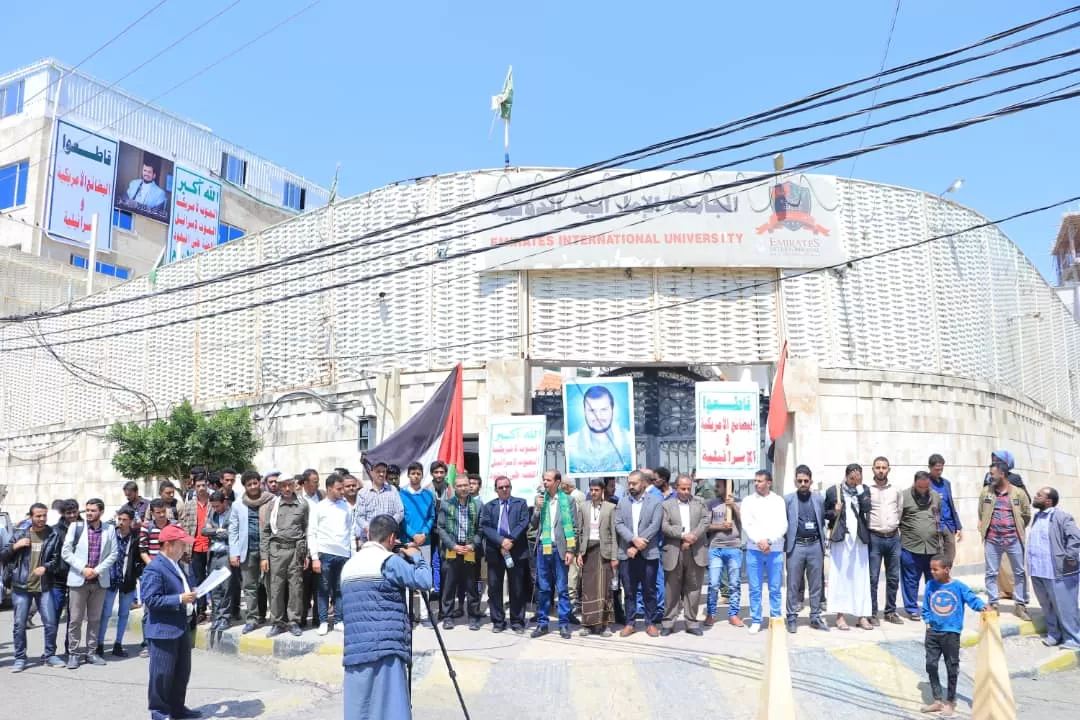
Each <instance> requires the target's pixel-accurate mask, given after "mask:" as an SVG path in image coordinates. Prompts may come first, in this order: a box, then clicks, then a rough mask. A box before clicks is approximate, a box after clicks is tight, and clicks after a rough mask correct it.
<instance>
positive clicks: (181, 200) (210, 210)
mask: <svg viewBox="0 0 1080 720" xmlns="http://www.w3.org/2000/svg"><path fill="white" fill-rule="evenodd" d="M220 212H221V183H218V182H215V181H213V180H210V179H208V178H204V177H203V176H202V175H197V174H196V173H193V172H191V171H190V170H187V169H185V168H182V167H180V166H179V165H178V166H177V167H176V180H175V183H174V184H173V193H172V222H170V223H169V252H168V256H167V258H166V262H176V261H177V260H183V259H184V258H187V257H191V256H192V255H194V254H196V253H198V252H201V251H203V250H207V249H209V248H212V247H214V246H215V245H217V236H218V214H219V213H220Z"/></svg>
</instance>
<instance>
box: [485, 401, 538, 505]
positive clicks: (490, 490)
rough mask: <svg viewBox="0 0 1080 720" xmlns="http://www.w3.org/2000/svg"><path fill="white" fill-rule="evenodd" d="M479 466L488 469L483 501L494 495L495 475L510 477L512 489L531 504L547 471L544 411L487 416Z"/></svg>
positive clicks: (516, 494)
mask: <svg viewBox="0 0 1080 720" xmlns="http://www.w3.org/2000/svg"><path fill="white" fill-rule="evenodd" d="M480 437H481V439H482V440H483V441H484V442H481V444H480V459H481V463H480V467H482V468H483V469H484V470H486V472H485V473H484V477H485V478H486V479H487V482H486V483H485V484H484V485H483V486H482V490H481V499H482V500H483V501H484V502H487V501H489V500H492V499H493V498H494V497H495V478H497V477H499V476H500V475H505V476H506V477H508V478H510V482H511V485H512V488H513V489H512V490H511V492H512V493H513V494H514V496H515V497H519V498H524V499H525V500H527V501H528V502H529V504H530V505H531V504H532V501H533V497H534V496H535V495H536V488H538V487H539V486H540V478H541V476H542V475H543V474H544V453H545V451H546V449H547V417H546V416H545V415H496V416H493V417H491V418H488V430H487V434H486V435H481V436H480Z"/></svg>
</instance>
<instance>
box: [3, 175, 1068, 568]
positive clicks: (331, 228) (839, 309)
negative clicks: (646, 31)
mask: <svg viewBox="0 0 1080 720" xmlns="http://www.w3.org/2000/svg"><path fill="white" fill-rule="evenodd" d="M565 172H566V171H564V170H556V169H548V168H509V169H496V170H479V171H468V172H460V173H454V174H448V175H440V176H434V177H426V178H418V179H416V180H412V181H408V182H402V183H397V184H394V185H390V186H386V187H382V188H378V189H375V190H372V191H370V192H368V193H365V194H363V195H360V196H357V197H354V198H350V199H348V200H342V201H340V202H336V203H332V204H329V205H327V206H325V207H321V208H319V209H317V210H314V211H312V212H306V213H303V214H302V215H300V216H298V217H296V218H293V219H291V220H289V221H288V222H285V223H280V224H277V225H274V226H272V227H269V228H266V229H265V230H263V231H261V232H254V233H251V232H249V233H248V234H247V235H245V236H244V237H242V238H240V239H239V240H237V241H235V242H229V243H226V244H224V245H221V246H219V247H216V248H213V249H212V250H209V251H207V252H202V253H199V254H197V255H195V256H193V257H189V258H187V259H184V260H181V261H178V262H175V263H173V264H171V265H169V266H167V267H165V268H163V269H162V270H160V271H159V272H158V273H157V278H156V284H155V285H154V286H153V288H154V289H162V288H173V289H176V292H175V293H173V294H170V295H168V296H165V297H159V298H155V299H153V300H136V301H135V302H131V303H129V304H126V305H123V306H117V307H112V308H101V309H96V310H88V311H86V312H82V313H80V314H77V315H69V316H66V317H60V318H56V319H52V320H46V321H43V322H42V323H41V324H40V328H41V331H42V332H43V333H45V337H47V338H48V339H49V342H50V343H51V344H52V347H53V349H55V350H56V351H57V352H58V353H60V354H61V355H62V356H63V357H65V358H66V359H67V360H69V361H71V362H76V363H79V364H81V365H85V366H87V367H90V368H92V369H93V370H94V371H95V372H97V373H100V374H101V375H102V376H105V377H108V378H110V379H112V380H114V381H115V382H117V383H120V384H122V385H123V386H125V387H127V388H130V389H131V390H133V391H137V392H138V393H142V394H145V395H147V396H150V397H152V398H153V400H154V402H155V404H156V405H157V407H158V408H159V411H160V412H164V411H163V410H161V409H162V408H167V407H168V405H169V403H172V402H176V401H179V400H180V399H183V398H187V399H190V400H192V401H193V402H195V403H196V404H197V406H198V407H200V408H203V409H207V410H210V409H213V408H216V407H222V406H238V405H245V406H248V407H250V408H252V410H253V412H254V414H255V416H256V418H257V427H258V428H259V431H260V432H261V433H262V436H263V438H264V441H265V449H264V450H263V451H262V453H261V454H260V455H259V457H258V458H257V459H256V462H257V464H258V465H259V467H261V468H262V469H264V470H265V469H266V468H269V467H276V468H280V469H282V470H283V471H286V472H294V471H298V470H299V469H302V468H304V467H309V466H317V467H319V468H332V467H335V466H345V467H350V468H358V467H359V465H360V456H361V453H362V451H363V450H364V449H365V448H368V447H370V446H372V445H373V444H375V443H377V442H379V441H380V440H381V439H383V438H385V437H386V436H387V435H388V434H389V433H391V432H393V430H395V429H396V428H398V427H400V426H401V425H402V424H403V423H404V422H406V421H407V420H408V419H409V418H410V417H412V416H413V415H414V414H415V413H416V411H417V409H418V408H420V407H421V406H422V405H423V404H424V403H425V402H426V401H427V400H428V399H429V398H430V397H432V394H433V393H434V391H435V389H436V388H437V387H438V386H439V385H440V383H441V382H442V381H443V380H444V379H445V378H446V377H447V375H448V373H449V372H450V371H451V370H452V369H453V368H454V367H455V366H457V365H458V364H459V363H460V364H461V365H462V366H463V382H462V394H463V398H464V429H465V435H466V450H467V456H466V457H467V461H468V462H469V463H470V464H475V466H476V467H477V468H479V467H480V465H481V464H482V457H481V456H482V454H483V445H484V442H483V440H484V434H485V432H486V431H487V429H488V427H489V420H490V419H492V418H496V417H501V416H508V415H535V416H543V417H545V418H546V419H547V420H546V424H547V437H546V462H547V464H548V465H549V466H552V467H557V468H560V469H564V470H565V469H566V458H565V450H566V437H565V436H566V431H565V429H566V427H568V425H567V424H566V423H565V418H566V417H567V412H568V411H569V412H578V408H577V406H576V405H574V404H573V403H574V402H575V401H574V400H573V398H572V396H570V395H569V394H568V393H567V391H566V390H565V389H564V388H565V387H566V386H567V385H568V384H572V380H573V379H574V378H575V377H576V378H578V379H580V378H581V377H589V378H596V379H597V382H600V380H599V379H600V378H617V379H621V381H622V382H625V380H624V379H626V378H630V379H631V380H632V391H631V396H632V398H633V413H632V414H633V420H632V424H633V430H634V432H633V437H634V441H633V453H634V455H635V457H634V458H633V463H634V464H637V465H647V466H650V467H655V466H658V465H665V466H667V467H669V468H671V469H672V471H673V472H678V471H689V470H690V469H691V468H694V467H699V474H701V475H703V476H706V477H709V476H715V475H718V474H722V473H720V472H718V471H717V472H700V465H701V459H702V458H703V457H705V453H703V452H702V448H699V447H698V445H697V443H698V437H699V431H700V429H701V427H699V426H701V425H703V423H701V415H700V412H699V410H698V408H697V407H696V403H695V392H696V389H697V388H698V387H699V383H702V382H706V381H708V382H713V383H716V382H730V383H739V385H740V386H742V387H754V388H756V389H755V390H754V395H755V396H756V397H754V398H752V399H753V400H756V401H757V402H756V403H755V402H750V403H745V404H743V405H742V407H743V409H744V410H745V408H748V407H756V408H757V411H758V412H759V414H760V417H759V418H757V419H756V420H757V425H756V427H757V429H758V431H757V434H756V436H750V437H749V438H747V437H744V438H743V440H741V441H740V442H742V443H743V444H742V445H741V446H740V448H738V449H737V450H735V451H734V452H730V453H729V451H728V450H726V449H725V450H723V452H720V451H716V452H714V451H712V450H710V451H709V452H708V453H707V455H709V456H711V457H714V458H718V457H720V456H722V455H723V456H726V457H727V458H728V459H729V460H730V459H731V458H741V459H742V460H743V461H744V464H746V467H743V468H742V469H741V470H740V474H742V473H744V472H746V471H752V469H753V467H755V466H765V467H770V468H772V469H773V471H774V474H775V476H776V478H777V482H776V490H778V491H780V492H786V491H790V490H791V489H792V485H791V482H792V479H793V471H794V467H795V465H796V464H798V463H806V464H808V465H810V466H811V467H812V468H813V469H814V473H815V474H814V478H815V481H817V482H818V483H819V487H821V488H825V487H827V486H829V485H830V484H835V483H838V482H840V481H841V480H842V477H843V469H844V467H845V466H846V465H847V464H848V463H851V462H859V463H862V464H863V465H864V467H866V468H867V478H869V466H870V465H871V464H872V461H873V459H874V457H876V456H878V455H885V456H887V457H888V458H889V459H890V461H891V462H892V466H893V475H892V477H893V481H894V482H895V483H896V484H898V485H899V486H900V487H906V486H907V485H908V484H909V483H910V482H911V479H912V475H913V473H914V472H915V471H916V470H920V469H924V468H925V467H926V463H927V459H928V457H929V456H930V454H931V453H941V454H943V455H944V456H945V458H946V463H947V464H946V477H948V478H950V479H951V480H952V481H953V483H954V486H955V488H956V492H957V496H958V499H959V508H960V512H961V515H962V517H963V520H964V522H965V524H966V525H967V526H969V527H973V526H974V525H975V524H976V521H975V518H976V498H977V497H978V493H979V491H980V489H981V487H982V483H983V477H984V475H985V473H986V470H987V466H988V464H989V462H990V454H991V452H992V451H994V450H997V449H1002V448H1004V449H1008V450H1011V451H1012V453H1013V454H1014V456H1015V457H1016V459H1017V468H1016V470H1017V471H1018V472H1020V473H1021V474H1022V475H1023V476H1024V477H1025V479H1026V481H1027V483H1028V486H1029V487H1037V486H1038V485H1039V484H1043V483H1051V484H1054V485H1055V486H1057V487H1058V488H1059V489H1060V490H1061V493H1062V501H1063V503H1064V504H1065V506H1067V507H1070V508H1071V509H1072V510H1073V511H1075V510H1077V509H1078V508H1076V507H1073V506H1076V505H1077V503H1078V502H1080V468H1078V466H1077V462H1078V461H1077V458H1078V457H1080V424H1078V423H1080V324H1078V323H1077V320H1076V319H1075V318H1074V317H1073V314H1072V313H1071V312H1070V309H1069V308H1068V307H1066V305H1065V304H1064V303H1063V302H1062V300H1061V299H1060V298H1059V296H1058V294H1057V292H1056V291H1055V289H1054V288H1052V287H1050V285H1049V284H1048V283H1047V282H1046V281H1045V280H1044V279H1043V278H1042V276H1041V275H1040V274H1039V272H1038V271H1037V269H1036V268H1035V267H1034V265H1033V264H1032V263H1031V262H1030V260H1029V259H1028V258H1027V257H1025V255H1024V254H1023V252H1022V251H1021V250H1020V249H1019V248H1018V247H1017V246H1016V245H1015V244H1014V243H1013V242H1012V241H1011V240H1010V239H1009V237H1008V236H1007V235H1006V233H1005V230H1006V229H1007V228H999V227H997V226H995V225H993V224H992V223H989V222H988V221H987V218H986V217H985V216H984V215H982V214H980V213H979V212H976V211H975V210H972V209H969V208H967V207H964V206H963V205H960V204H958V203H957V202H954V201H953V200H951V199H949V198H944V197H939V196H937V195H935V194H933V193H928V192H924V191H920V190H912V189H907V188H901V187H895V186H891V185H885V184H880V183H875V182H869V181H865V180H857V179H847V178H841V177H832V176H827V175H805V174H799V173H795V174H790V175H784V176H781V177H778V178H772V177H764V178H760V177H756V176H755V175H753V174H747V173H735V172H730V173H718V172H713V173H693V172H687V173H670V172H652V173H635V172H632V171H608V172H607V173H605V174H601V173H593V174H587V175H578V176H576V177H574V178H572V179H568V178H567V177H566V176H565V175H564V173H565ZM223 217H224V219H225V220H226V221H227V220H228V218H229V216H228V215H225V216H223ZM425 218H430V219H426V220H425ZM410 223H414V224H410ZM391 226H394V227H399V228H401V229H399V230H396V231H392V232H386V233H379V230H380V229H383V228H388V227H391ZM522 239H524V241H523V242H517V241H518V240H522ZM331 247H332V249H330V250H326V251H325V252H323V253H320V254H319V255H318V256H317V257H314V258H312V259H310V260H308V261H306V262H304V263H302V264H298V265H281V266H278V267H273V268H267V269H266V271H265V272H261V273H259V274H257V275H252V276H245V277H242V278H236V279H230V280H229V282H228V283H227V287H223V286H221V285H218V286H209V287H202V288H199V289H191V288H188V287H187V286H188V284H189V283H191V282H193V281H195V280H196V279H200V280H202V279H208V278H214V277H218V276H222V275H225V274H228V273H234V272H236V271H238V270H242V269H244V268H250V267H251V266H252V265H255V264H257V263H267V262H273V261H275V260H282V259H285V258H289V257H291V256H293V255H294V254H296V253H298V252H303V251H312V252H314V251H317V250H319V249H327V248H331ZM320 288H329V289H327V290H326V291H325V292H317V290H319V289H320ZM151 289H152V288H151V285H150V282H149V279H148V278H137V279H135V280H133V281H131V282H129V283H127V284H125V285H124V286H122V287H120V288H114V289H112V290H109V291H107V292H106V293H104V294H102V295H100V296H98V297H94V298H88V299H85V300H81V301H78V302H76V303H75V305H74V307H84V306H91V307H92V306H93V305H96V304H98V303H99V302H100V301H107V300H110V299H114V298H115V299H121V298H122V299H129V298H138V297H139V296H140V295H142V294H143V293H146V292H149V291H150V290H151ZM785 347H786V348H787V356H786V366H785V367H786V369H785V372H784V373H783V390H782V392H783V395H782V397H777V394H778V389H777V388H776V387H775V386H774V377H775V376H776V373H777V369H778V367H779V366H780V363H781V361H782V359H783V358H784V355H783V352H784V348H785ZM151 365H153V366H154V367H150V366H151ZM160 368H168V371H162V370H161V369H160ZM564 398H570V399H569V400H564ZM781 401H782V402H783V407H784V408H785V409H786V419H787V422H786V427H785V430H784V433H783V435H781V436H780V437H779V438H778V439H776V441H775V442H772V441H770V439H769V437H768V436H767V434H766V432H765V422H764V418H765V416H766V414H767V413H768V410H769V408H770V406H774V405H775V404H776V403H778V402H781ZM742 402H743V401H742V400H740V403H742ZM721 404H722V403H721ZM153 413H154V411H153V409H152V408H148V406H147V404H146V403H145V402H144V401H141V400H140V399H139V398H138V397H137V396H136V395H135V394H133V393H131V392H127V393H125V392H122V391H116V390H115V389H114V390H108V389H103V388H95V387H93V386H88V385H87V384H85V383H81V382H79V381H77V380H74V379H72V378H71V377H70V376H69V375H67V374H66V373H65V372H64V370H63V368H61V367H59V366H57V365H56V363H55V362H53V361H51V360H50V358H49V356H48V354H47V353H46V352H45V351H44V350H43V349H42V348H40V347H35V346H34V345H33V344H31V343H30V342H28V341H27V340H26V338H25V337H24V336H23V333H22V331H21V330H20V328H19V326H17V325H16V326H14V327H4V326H0V474H2V476H3V477H4V479H5V482H7V484H8V493H9V500H11V501H14V502H16V503H23V502H26V501H29V500H32V499H35V498H41V497H46V498H47V497H52V496H62V497H71V496H77V497H83V496H85V495H87V494H88V493H89V494H95V495H100V496H104V497H106V498H114V499H116V500H118V499H119V492H120V490H119V488H120V482H119V481H120V478H119V477H118V475H117V474H116V472H115V471H114V470H113V469H112V467H111V466H110V464H109V457H110V452H111V450H110V448H109V446H108V445H107V444H106V443H105V441H104V440H103V439H102V438H101V434H102V433H103V432H104V430H105V429H106V428H107V426H108V425H109V424H110V423H111V422H112V421H113V420H114V419H116V418H118V417H121V418H125V419H138V420H145V419H146V418H148V417H152V416H153ZM753 420H754V418H749V417H747V416H746V413H744V414H743V419H742V420H739V421H738V424H739V426H740V427H753V426H754V422H753ZM710 424H712V425H714V427H715V426H716V424H715V423H710ZM751 461H752V464H750V463H751ZM76 468H77V472H75V469H76ZM44 478H47V479H48V480H47V481H46V480H43V479H44ZM46 482H47V485H46V484H44V483H46ZM107 502H108V500H107ZM959 550H960V554H961V555H960V562H961V564H964V563H972V562H976V561H978V560H979V559H980V558H981V550H980V548H979V544H978V543H967V542H965V543H962V544H961V546H960V547H959Z"/></svg>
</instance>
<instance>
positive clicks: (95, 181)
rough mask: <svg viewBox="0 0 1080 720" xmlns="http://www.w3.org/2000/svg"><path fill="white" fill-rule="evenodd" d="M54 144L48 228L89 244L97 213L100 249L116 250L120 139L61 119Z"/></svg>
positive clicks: (57, 124)
mask: <svg viewBox="0 0 1080 720" xmlns="http://www.w3.org/2000/svg"><path fill="white" fill-rule="evenodd" d="M54 147H55V157H54V159H53V171H52V179H51V181H50V183H49V186H50V189H49V198H50V200H49V217H48V218H47V220H46V223H45V227H46V231H47V232H48V233H49V234H50V235H53V236H57V237H62V238H65V239H67V240H71V241H73V242H75V243H77V244H79V245H82V246H84V247H89V246H90V218H91V217H92V216H93V215H94V213H97V216H98V237H97V246H98V250H110V249H112V205H113V185H115V180H116V166H115V164H114V161H115V159H116V154H117V144H116V141H115V140H110V139H109V138H106V137H102V136H101V135H97V134H95V133H92V132H90V131H88V130H83V129H82V128H80V127H78V126H76V125H72V124H71V123H69V122H66V121H64V120H57V121H56V141H55V143H54Z"/></svg>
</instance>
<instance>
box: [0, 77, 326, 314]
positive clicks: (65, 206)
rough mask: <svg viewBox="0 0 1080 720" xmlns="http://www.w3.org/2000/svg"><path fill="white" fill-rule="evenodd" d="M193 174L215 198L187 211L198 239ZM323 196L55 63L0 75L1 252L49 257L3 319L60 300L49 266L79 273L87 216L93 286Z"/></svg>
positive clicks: (56, 273) (85, 252)
mask: <svg viewBox="0 0 1080 720" xmlns="http://www.w3.org/2000/svg"><path fill="white" fill-rule="evenodd" d="M144 174H146V177H145V180H147V181H149V182H144ZM193 178H201V179H202V180H203V184H200V185H199V187H200V188H201V189H202V190H203V192H202V195H208V194H213V195H215V197H214V198H213V199H212V200H211V199H209V198H205V197H203V198H202V201H203V202H202V205H200V206H199V208H198V210H199V212H198V213H196V212H195V211H194V210H193V211H192V213H190V214H191V215H194V216H196V217H198V218H200V222H199V223H198V224H197V227H196V231H195V232H196V233H197V235H198V242H197V243H196V242H193V241H192V240H189V239H188V235H190V234H191V233H187V232H186V227H185V225H184V219H185V217H187V215H189V213H187V212H186V210H185V209H184V208H186V203H185V201H184V198H185V197H187V195H186V194H185V193H184V192H183V188H184V187H185V184H184V183H185V182H187V183H188V187H190V186H191V185H192V184H193V183H194V182H195V180H194V179H193ZM87 181H89V182H87ZM207 188H211V189H213V188H217V189H216V190H213V192H211V193H207V192H206V189H207ZM217 190H220V192H217ZM326 199H327V191H326V190H324V189H323V188H321V187H319V186H318V185H316V184H314V183H312V182H309V181H307V180H305V179H304V178H302V177H299V176H297V175H295V174H293V173H291V172H289V171H288V170H285V169H284V168H282V167H279V166H277V165H274V164H272V163H270V162H269V161H268V160H265V159H264V158H261V157H259V156H257V155H255V154H254V153H251V152H249V151H247V150H245V149H244V148H242V147H240V146H239V145H236V144H233V143H230V142H228V141H226V140H224V139H222V138H220V137H217V136H216V135H214V134H213V133H212V132H211V131H210V129H209V128H206V127H204V126H202V125H199V124H197V123H194V122H191V121H189V120H185V119H183V118H180V117H178V116H176V115H173V114H172V113H169V112H168V111H166V110H163V109H160V108H157V107H154V106H152V105H149V104H147V103H145V102H144V101H142V100H140V99H138V98H135V97H132V96H130V95H128V94H127V93H125V92H123V91H122V90H119V89H116V88H110V87H109V86H108V85H107V84H105V83H103V82H101V81H99V80H95V79H93V78H91V77H88V76H87V75H85V74H83V73H81V72H73V71H72V70H70V69H69V68H66V67H64V66H63V65H60V64H59V63H57V62H56V61H54V60H44V61H42V62H39V63H36V64H34V65H32V66H30V67H26V68H23V69H20V70H17V71H15V72H12V73H9V74H7V75H2V76H0V214H3V215H4V216H6V217H7V221H3V222H0V247H11V248H17V249H18V250H20V251H21V252H23V253H26V254H30V255H35V256H38V257H41V258H47V259H51V260H52V261H54V263H52V267H53V273H52V275H51V276H50V275H49V273H47V272H45V273H44V274H42V275H41V276H40V277H38V276H35V277H33V278H30V277H26V278H24V280H25V282H23V283H22V284H21V285H20V286H19V292H18V293H16V294H13V293H11V292H10V291H6V292H5V296H6V298H7V302H5V304H4V306H3V310H4V311H5V314H9V313H13V312H24V311H26V310H31V309H33V310H36V309H39V308H40V307H42V306H47V305H48V304H50V303H55V302H59V299H58V298H57V295H56V292H55V287H56V286H61V285H66V284H67V281H68V279H69V273H66V272H64V270H63V269H61V268H59V266H61V265H63V266H69V267H74V268H78V269H85V268H87V265H88V262H89V248H88V245H89V243H88V240H89V236H90V232H89V230H90V227H89V226H90V221H91V215H92V213H93V212H97V213H98V215H99V229H98V242H97V257H96V263H95V264H96V268H97V271H98V272H97V275H98V277H99V278H100V280H101V284H100V286H99V289H100V288H101V287H108V286H110V285H113V284H115V281H117V280H119V281H123V280H127V279H129V278H131V277H134V276H136V275H140V274H143V273H145V272H147V271H148V270H150V269H151V268H152V267H154V265H155V264H156V263H157V262H158V260H159V258H161V256H162V253H163V252H164V251H165V249H166V246H167V245H168V243H169V239H170V236H173V237H174V238H179V240H180V242H179V247H180V249H181V250H185V248H186V252H191V248H194V249H195V250H199V249H202V248H204V247H211V246H215V245H218V244H221V243H225V242H229V241H231V240H235V239H237V238H239V237H243V236H244V235H246V234H250V233H254V232H258V231H260V230H262V229H264V228H266V227H269V226H270V225H273V224H275V223H278V222H281V221H283V220H287V219H289V218H291V217H294V216H296V215H298V214H299V213H301V212H304V211H306V210H309V209H313V208H316V207H319V206H321V205H323V204H325V202H326ZM174 215H175V217H174ZM178 223H179V225H178ZM166 260H168V258H166ZM48 266H49V265H48V264H46V265H45V266H43V267H48ZM14 267H15V265H12V266H10V267H9V266H5V274H7V271H8V270H11V272H15V270H14V269H13V268H14ZM87 274H88V273H87ZM9 279H10V278H9ZM82 289H83V288H81V287H80V288H78V290H77V291H76V293H75V294H76V296H78V295H80V294H82V292H81V291H82Z"/></svg>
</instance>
